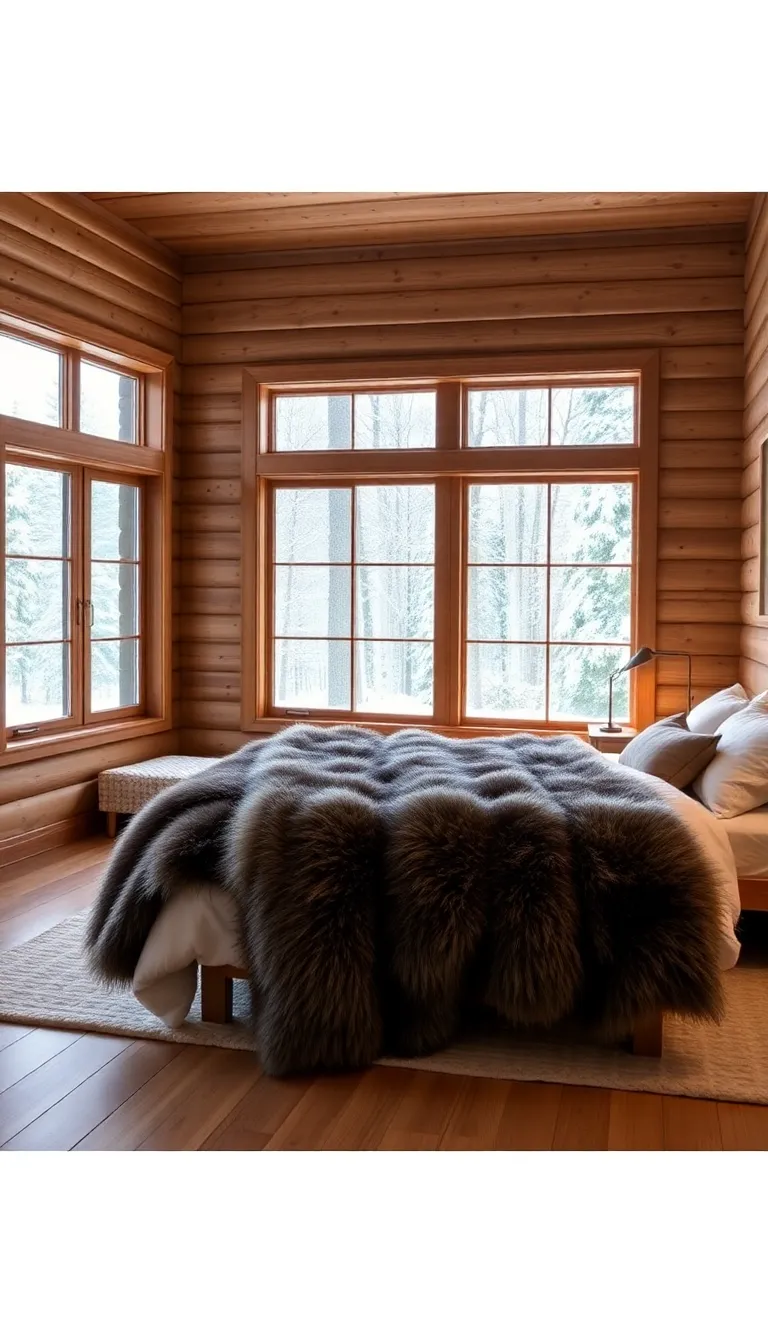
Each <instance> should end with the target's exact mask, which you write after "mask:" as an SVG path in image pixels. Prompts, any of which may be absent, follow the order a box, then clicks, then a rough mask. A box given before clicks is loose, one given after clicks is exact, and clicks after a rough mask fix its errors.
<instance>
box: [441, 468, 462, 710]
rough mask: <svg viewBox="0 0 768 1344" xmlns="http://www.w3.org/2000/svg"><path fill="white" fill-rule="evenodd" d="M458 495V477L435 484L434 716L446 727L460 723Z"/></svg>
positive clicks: (459, 512) (459, 502)
mask: <svg viewBox="0 0 768 1344" xmlns="http://www.w3.org/2000/svg"><path fill="white" fill-rule="evenodd" d="M461 492H462V482H461V480H460V479H459V478H458V477H451V476H447V477H443V478H441V479H440V480H438V481H437V482H436V483H435V588H434V610H435V629H434V640H435V642H434V655H433V667H434V715H435V719H436V721H437V722H438V723H441V724H445V725H446V726H447V727H455V726H456V725H457V724H458V723H459V722H460V721H461V683H462V657H463V620H462V603H461V598H460V595H461V592H462V591H463V586H464V585H463V582H462V575H461V563H462V561H461V554H462V549H463V548H462V546H461V540H460V538H461V526H462V520H461Z"/></svg>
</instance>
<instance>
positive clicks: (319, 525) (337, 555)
mask: <svg viewBox="0 0 768 1344" xmlns="http://www.w3.org/2000/svg"><path fill="white" fill-rule="evenodd" d="M351 541H352V491H351V490H293V489H283V488H280V489H278V490H276V491H275V559H276V560H277V561H279V562H281V563H290V562H291V561H304V562H305V563H314V564H327V563H328V562H329V561H336V562H342V563H343V562H345V561H349V560H351V558H352V547H351Z"/></svg>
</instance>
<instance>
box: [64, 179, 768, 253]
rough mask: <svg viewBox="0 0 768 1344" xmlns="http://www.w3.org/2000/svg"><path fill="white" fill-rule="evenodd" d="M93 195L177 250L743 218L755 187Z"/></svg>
mask: <svg viewBox="0 0 768 1344" xmlns="http://www.w3.org/2000/svg"><path fill="white" fill-rule="evenodd" d="M85 194H86V195H88V196H89V197H90V198H91V200H93V201H96V202H98V204H99V205H100V206H101V207H102V208H105V209H107V210H108V211H110V212H111V213H112V214H113V215H117V216H118V217H119V218H120V219H123V220H127V221H128V222H129V223H130V224H131V225H133V226H134V227H135V228H138V229H140V230H141V231H142V232H143V233H145V234H147V235H148V236H149V237H150V238H154V239H156V240H157V241H159V242H161V243H164V244H165V245H166V246H167V247H169V248H171V249H172V250H173V251H175V252H180V253H192V254H194V253H197V254H200V253H216V252H248V251H265V252H275V251H282V250H291V251H293V250H296V249H303V248H313V247H349V246H358V245H366V244H367V245H369V246H370V245H373V246H376V245H382V246H383V245H385V244H391V243H425V242H429V243H431V242H440V243H445V242H453V241H459V240H462V239H468V238H504V237H512V236H523V235H528V236H531V237H535V236H537V235H542V234H574V233H581V232H587V231H590V230H593V231H594V230H598V231H599V230H613V229H657V228H673V227H684V226H696V225H706V224H740V223H744V222H745V221H746V220H747V217H748V215H749V211H750V208H751V205H752V201H753V197H754V193H753V192H610V191H609V192H538V193H535V192H514V191H512V192H501V193H495V194H489V193H485V192H482V193H473V194H455V193H420V194H416V193H413V194H412V193H409V192H396V191H381V192H285V191H282V192H250V191H210V192H208V191H184V192H102V191H92V192H87V193H85Z"/></svg>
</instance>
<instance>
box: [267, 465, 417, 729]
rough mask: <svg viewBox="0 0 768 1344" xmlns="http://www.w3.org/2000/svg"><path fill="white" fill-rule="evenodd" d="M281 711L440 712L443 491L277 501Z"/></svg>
mask: <svg viewBox="0 0 768 1344" xmlns="http://www.w3.org/2000/svg"><path fill="white" fill-rule="evenodd" d="M274 527H275V547H274V556H275V559H274V574H273V585H272V587H273V593H274V618H273V629H274V659H273V664H274V704H275V706H280V707H283V708H285V707H289V706H290V707H293V708H297V707H307V708H309V707H312V708H322V709H338V710H355V711H357V712H359V713H362V714H366V715H370V716H372V717H375V716H376V715H378V714H402V715H413V714H431V713H432V703H433V642H434V563H435V490H434V486H432V485H357V486H346V487H342V488H336V489H323V488H322V487H317V488H314V489H313V488H310V489H303V488H296V487H290V486H286V487H285V488H278V489H277V490H276V491H275V495H274Z"/></svg>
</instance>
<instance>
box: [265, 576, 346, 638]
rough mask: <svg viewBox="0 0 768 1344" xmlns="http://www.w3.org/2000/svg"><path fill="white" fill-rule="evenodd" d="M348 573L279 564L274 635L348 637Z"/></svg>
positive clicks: (276, 581)
mask: <svg viewBox="0 0 768 1344" xmlns="http://www.w3.org/2000/svg"><path fill="white" fill-rule="evenodd" d="M350 576H351V570H350V569H348V568H346V567H344V566H341V565H338V566H336V565H334V566H333V567H329V566H326V565H278V566H277V568H276V569H275V634H276V635H293V636H296V635H347V636H349V635H351V634H352V631H351V630H350V628H349V627H350V618H351V610H350Z"/></svg>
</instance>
